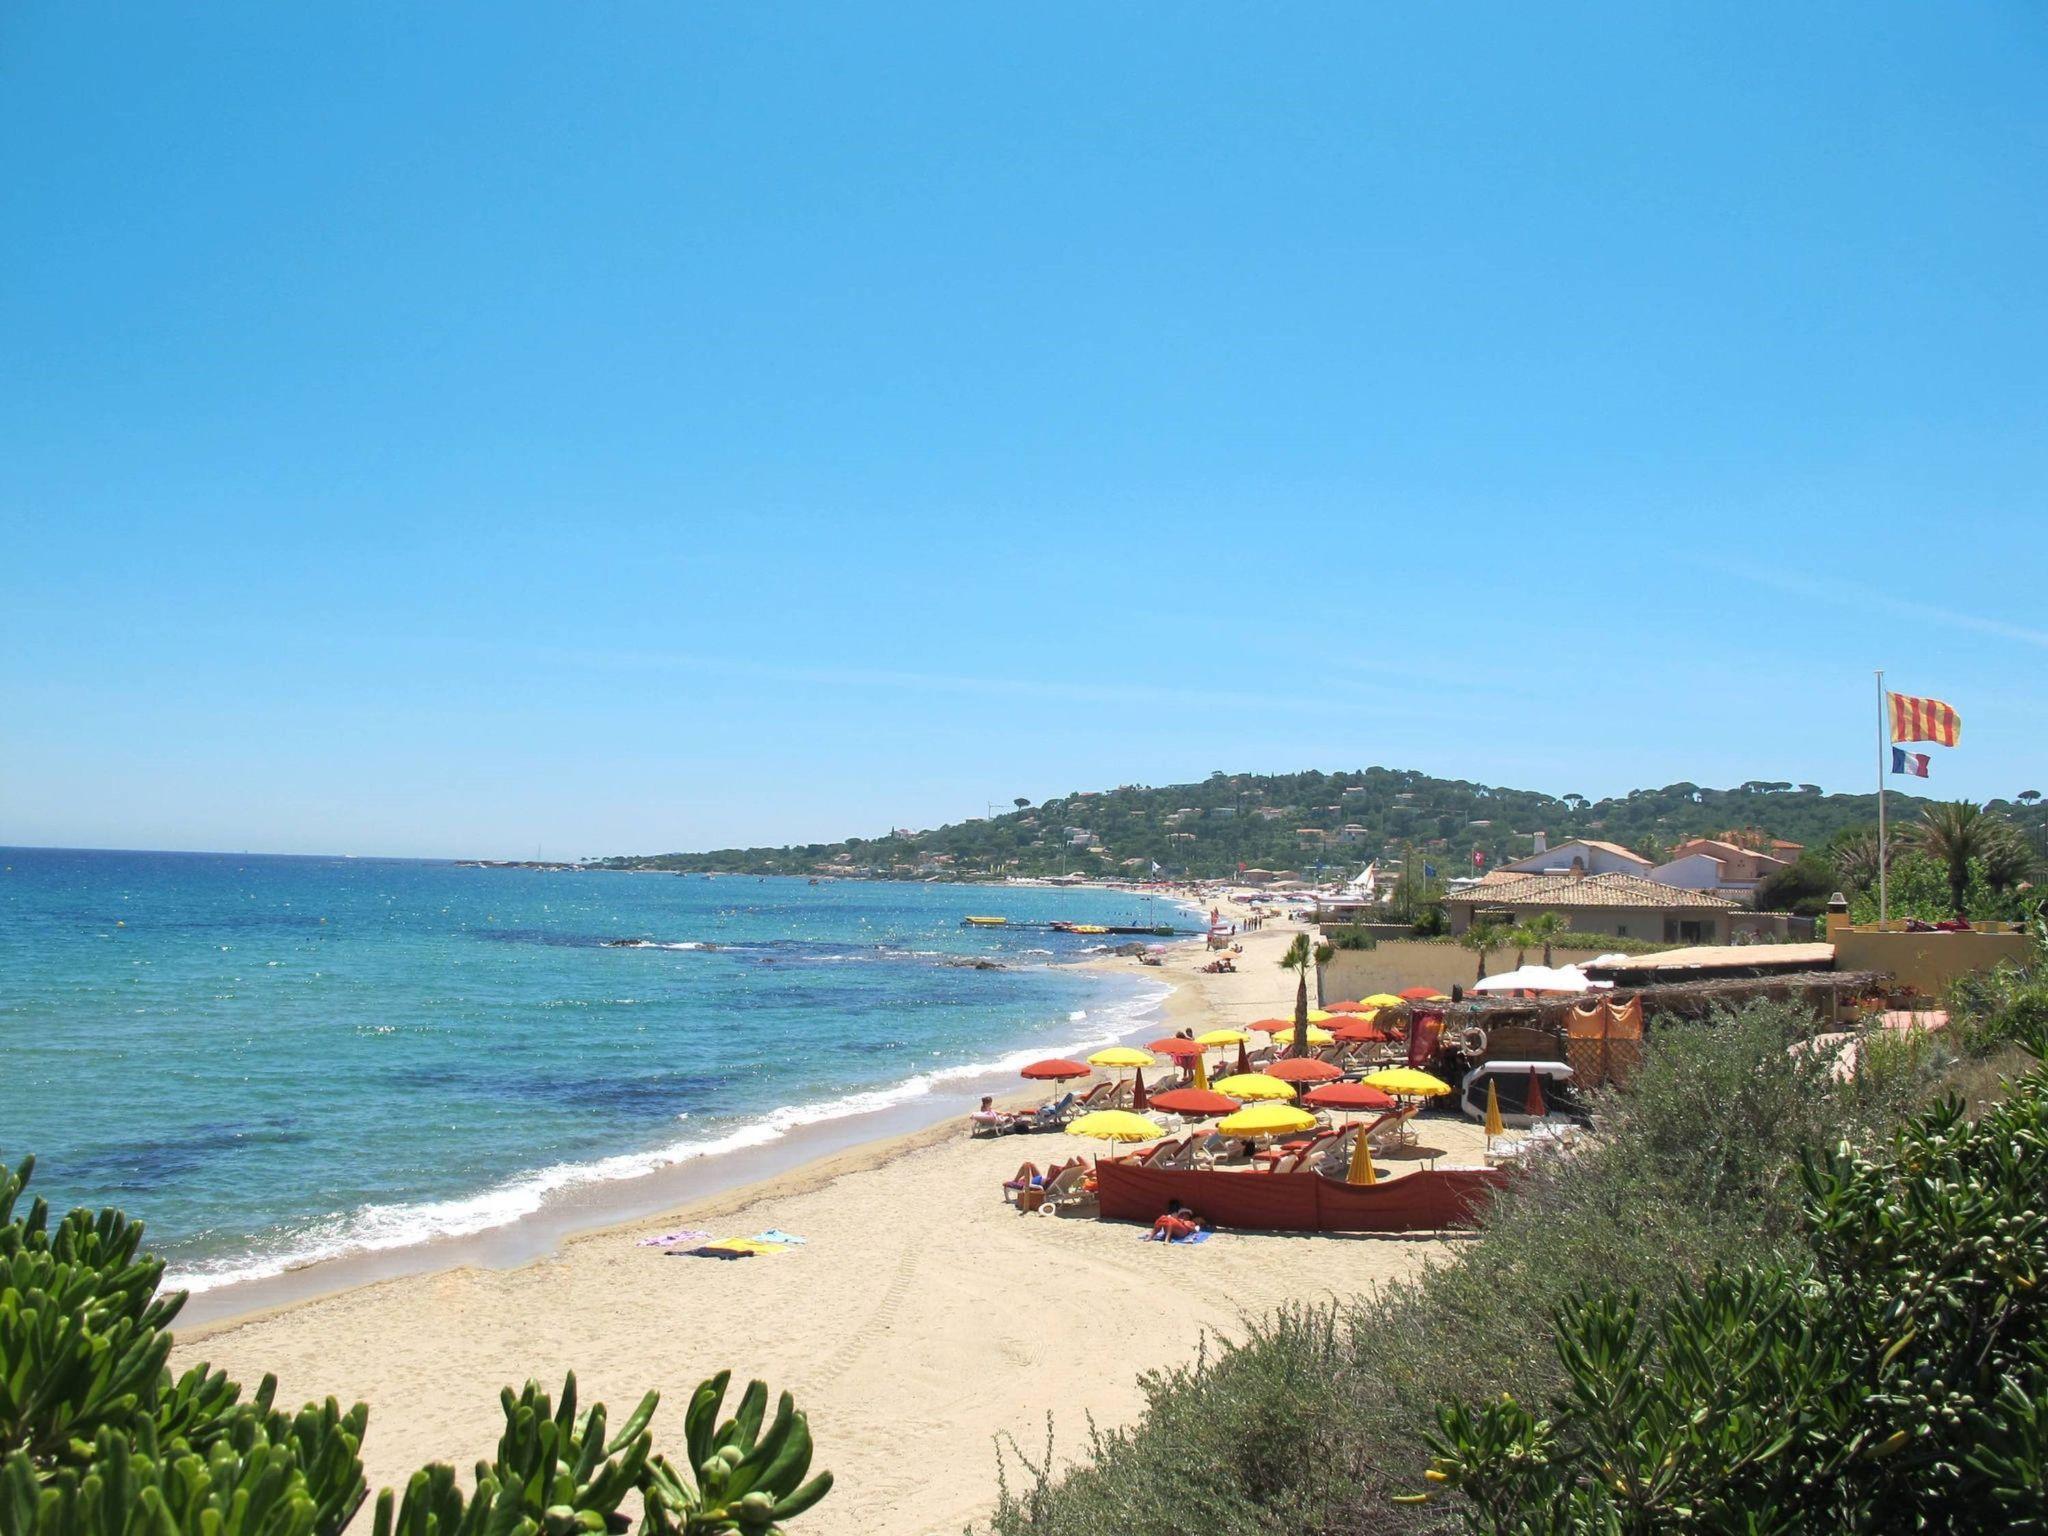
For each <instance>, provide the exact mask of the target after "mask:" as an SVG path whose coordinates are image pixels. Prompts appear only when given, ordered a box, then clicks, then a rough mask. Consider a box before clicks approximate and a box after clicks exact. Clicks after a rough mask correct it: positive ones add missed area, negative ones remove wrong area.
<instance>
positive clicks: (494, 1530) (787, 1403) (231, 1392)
mask: <svg viewBox="0 0 2048 1536" xmlns="http://www.w3.org/2000/svg"><path fill="white" fill-rule="evenodd" d="M34 1166H35V1165H34V1159H28V1160H26V1161H24V1162H23V1163H22V1165H21V1168H20V1169H19V1171H10V1170H8V1169H7V1168H5V1167H4V1166H0V1536H338V1533H339V1532H340V1531H341V1529H342V1528H343V1527H344V1526H345V1525H347V1524H348V1522H349V1520H350V1519H351V1518H352V1517H353V1516H354V1515H355V1513H356V1512H357V1510H359V1509H360V1508H361V1507H362V1504H363V1502H364V1501H365V1499H366V1498H367V1497H368V1491H369V1490H368V1487H367V1485H366V1483H365V1481H364V1478H363V1465H362V1460H361V1458H360V1456H359V1454H358V1452H359V1451H360V1449H361V1446H362V1443H363V1433H364V1430H365V1428H366V1427H367V1425H368V1422H369V1409H367V1408H366V1407H364V1406H363V1405H362V1404H360V1403H358V1404H356V1405H355V1406H354V1407H353V1408H350V1409H349V1410H348V1411H347V1412H345V1413H344V1412H343V1411H342V1410H341V1408H340V1406H339V1404H337V1403H336V1402H335V1400H334V1399H333V1398H329V1399H328V1400H327V1401H326V1402H325V1403H324V1404H319V1405H310V1404H309V1405H308V1406H306V1407H304V1408H301V1409H299V1410H298V1412H297V1413H285V1412H282V1411H280V1410H278V1409H276V1408H275V1407H273V1403H272V1400H273V1398H274V1396H275V1394H276V1390H277V1382H276V1379H275V1378H274V1377H270V1376H266V1377H264V1379H263V1382H262V1384H261V1385H260V1386H259V1387H258V1388H257V1389H256V1391H255V1392H254V1393H253V1394H252V1395H251V1396H250V1397H249V1398H248V1399H247V1400H244V1399H243V1397H242V1389H241V1388H240V1387H239V1386H237V1385H236V1384H235V1383H234V1382H232V1381H230V1380H228V1379H227V1376H226V1374H225V1373H224V1372H219V1371H209V1370H208V1369H207V1368H206V1367H205V1366H203V1365H199V1366H194V1367H192V1368H191V1369H190V1370H188V1371H186V1372H185V1373H184V1374H183V1375H182V1376H179V1377H176V1378H175V1379H174V1378H173V1377H172V1375H171V1373H170V1372H169V1370H168V1369H166V1367H165V1361H166V1360H167V1359H168V1358H169V1356H170V1351H171V1334H170V1331H169V1330H170V1324H171V1321H172V1319H174V1318H175V1317H176V1316H177V1314H178V1311H179V1309H180V1308H181V1307H182V1306H183V1305H184V1302H185V1297H184V1294H183V1293H182V1292H172V1293H169V1294H159V1293H158V1289H157V1287H158V1285H159V1283H160V1282H161V1280H162V1278H163V1263H162V1261H161V1260H158V1259H156V1258H154V1257H153V1256H151V1255H149V1254H147V1253H145V1252H143V1250H142V1227H141V1225H140V1224H139V1223H137V1222H132V1221H130V1220H129V1219H128V1218H127V1217H126V1216H125V1215H123V1214H122V1213H121V1212H119V1211H101V1212H100V1213H99V1214H98V1215H97V1216H95V1215H93V1214H92V1213H91V1212H88V1211H73V1212H72V1213H71V1214H70V1215H68V1216H66V1217H65V1218H64V1219H63V1220H62V1221H60V1222H58V1223H56V1224H55V1225H54V1226H52V1225H51V1222H50V1212H49V1208H48V1206H47V1205H45V1204H44V1202H43V1201H41V1200H35V1201H33V1202H32V1203H31V1204H30V1205H29V1207H28V1209H27V1210H26V1211H25V1212H18V1211H17V1207H18V1206H19V1204H20V1202H21V1198H22V1195H23V1192H24V1189H25V1187H26V1185H27V1183H28V1180H29V1177H30V1175H31V1173H32V1172H33V1170H34ZM727 1381H728V1376H727V1374H725V1373H721V1374H720V1375H718V1376H716V1377H713V1378H712V1379H711V1380H710V1381H707V1382H705V1383H704V1384H703V1385H701V1386H700V1387H698V1389H697V1391H696V1393H695V1395H694V1396H693V1397H692V1399H691V1402H690V1407H689V1411H688V1414H687V1415H686V1418H685V1423H684V1433H685V1442H686V1445H687V1451H688V1455H687V1459H686V1462H685V1465H686V1467H687V1468H688V1472H689V1476H688V1478H687V1480H686V1479H685V1477H684V1476H683V1475H682V1474H681V1473H680V1472H679V1471H678V1470H677V1468H675V1467H674V1466H672V1465H671V1464H670V1463H669V1462H668V1461H667V1460H665V1459H664V1458H663V1457H661V1456H660V1455H658V1454H656V1453H655V1451H654V1442H653V1436H652V1435H651V1434H650V1433H649V1432H648V1429H647V1426H648V1423H649V1421H650V1420H651V1419H652V1418H653V1416H654V1410H655V1406H656V1404H657V1403H658V1402H659V1400H660V1399H659V1395H658V1394H656V1393H653V1392H650V1393H648V1394H647V1396H646V1397H645V1398H644V1399H643V1400H642V1401H641V1403H640V1405H639V1407H638V1408H636V1409H635V1410H634V1412H633V1413H632V1415H631V1416H630V1417H629V1418H628V1419H627V1421H626V1422H625V1423H624V1424H623V1425H622V1426H620V1428H619V1429H618V1431H617V1432H616V1433H615V1434H612V1435H610V1436H609V1437H607V1434H606V1428H607V1424H606V1414H605V1409H604V1405H603V1404H601V1403H600V1404H597V1405H595V1406H593V1407H591V1408H590V1409H589V1410H588V1411H587V1412H585V1413H584V1414H583V1415H582V1416H581V1417H580V1418H579V1417H578V1415H577V1412H576V1378H575V1377H574V1376H573V1375H572V1376H570V1377H569V1378H568V1380H567V1381H566V1382H565V1383H564V1385H563V1389H562V1401H561V1404H560V1406H559V1407H557V1406H556V1405H555V1404H554V1403H553V1402H552V1400H551V1399H550V1398H549V1397H548V1396H547V1394H545V1393H543V1392H542V1391H541V1390H540V1389H539V1387H538V1386H536V1385H535V1384H534V1383H532V1382H528V1383H527V1384H526V1389H525V1391H524V1392H523V1393H521V1394H519V1395H518V1396H516V1397H515V1396H514V1395H513V1393H512V1392H511V1390H510V1389H509V1388H508V1389H507V1390H506V1391H505V1392H504V1394H503V1396H502V1402H503V1405H504V1410H505V1432H504V1434H503V1436H502V1437H501V1438H500V1440H499V1442H498V1448H497V1454H496V1456H495V1458H494V1459H493V1460H491V1461H487V1462H479V1463H477V1466H476V1475H475V1478H474V1488H473V1490H471V1491H467V1492H465V1491H464V1490H463V1489H462V1488H460V1487H458V1486H457V1484H456V1481H455V1472H454V1469H453V1468H451V1467H446V1466H429V1467H426V1468H423V1469H422V1470H421V1471H419V1472H417V1473H415V1474H414V1475H413V1477H412V1479H411V1481H410V1482H409V1483H408V1484H407V1486H406V1489H405V1491H404V1494H403V1496H398V1495H394V1494H393V1493H392V1492H391V1491H390V1490H386V1491H385V1492H384V1493H383V1494H382V1495H381V1496H380V1497H379V1499H378V1501H377V1508H376V1516H375V1522H374V1529H375V1533H376V1536H540V1533H543V1532H545V1533H547V1536H571V1533H573V1532H598V1531H605V1532H623V1531H625V1530H627V1529H629V1528H630V1527H631V1524H632V1521H631V1519H630V1518H629V1517H628V1516H627V1515H626V1514H625V1513H624V1512H623V1506H624V1505H625V1503H626V1501H627V1499H628V1497H629V1496H637V1498H638V1500H639V1504H640V1510H641V1525H642V1529H643V1530H645V1531H646V1532H648V1533H650V1536H712V1533H724V1532H746V1533H767V1532H773V1531H776V1530H779V1529H780V1528H781V1527H780V1522H782V1521H784V1520H787V1519H790V1518H793V1517H794V1516H796V1515H798V1514H801V1513H802V1512H803V1511H804V1510H806V1509H808V1508H810V1507H811V1506H812V1505H813V1504H815V1503H817V1502H818V1500H819V1499H821V1498H823V1497H824V1496H825V1494H826V1492H827V1490H829V1489H830V1487H831V1486H832V1475H831V1474H830V1473H829V1472H823V1473H820V1474H819V1475H818V1476H817V1477H815V1478H811V1479H810V1480H809V1481H808V1482H807V1481H805V1478H806V1474H807V1473H808V1472H809V1470H810V1462H811V1437H810V1430H809V1427H808V1426H807V1425H806V1423H805V1421H804V1417H803V1415H802V1414H800V1413H797V1412H796V1411H795V1405H794V1404H793V1403H792V1402H791V1400H790V1397H789V1394H788V1393H784V1394H783V1395H782V1398H781V1402H780V1404H779V1406H778V1407H777V1409H776V1412H775V1415H774V1418H773V1419H772V1420H771V1421H769V1422H768V1423H767V1424H766V1426H765V1427H764V1424H763V1421H764V1419H767V1417H768V1416H767V1403H768V1392H767V1388H766V1387H764V1386H763V1385H762V1384H761V1383H760V1382H758V1381H757V1382H755V1383H753V1384H752V1385H751V1386H750V1387H748V1388H747V1390H746V1393H745V1394H744V1395H743V1396H742V1398H741V1399H740V1403H739V1408H738V1411H737V1412H736V1413H735V1414H734V1415H733V1416H732V1417H731V1418H729V1419H726V1420H724V1421H723V1422H721V1421H720V1420H719V1413H720V1410H721V1408H722V1406H723V1404H724V1401H725V1390H726V1385H727Z"/></svg>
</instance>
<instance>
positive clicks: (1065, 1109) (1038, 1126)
mask: <svg viewBox="0 0 2048 1536" xmlns="http://www.w3.org/2000/svg"><path fill="white" fill-rule="evenodd" d="M1079 1109H1080V1101H1079V1100H1078V1099H1076V1098H1075V1097H1074V1095H1073V1094H1071V1093H1069V1094H1066V1095H1064V1096H1062V1097H1060V1098H1057V1099H1049V1100H1047V1101H1046V1102H1045V1103H1043V1104H1041V1105H1039V1106H1038V1110H1037V1112H1036V1113H1035V1114H1033V1115H1032V1117H1031V1118H1030V1120H1029V1121H1027V1122H1026V1124H1025V1129H1027V1130H1033V1131H1056V1130H1058V1129H1059V1128H1060V1127H1061V1126H1062V1125H1065V1124H1066V1123H1067V1121H1068V1120H1069V1119H1071V1118H1072V1117H1073V1116H1074V1115H1075V1114H1077V1113H1078V1112H1079Z"/></svg>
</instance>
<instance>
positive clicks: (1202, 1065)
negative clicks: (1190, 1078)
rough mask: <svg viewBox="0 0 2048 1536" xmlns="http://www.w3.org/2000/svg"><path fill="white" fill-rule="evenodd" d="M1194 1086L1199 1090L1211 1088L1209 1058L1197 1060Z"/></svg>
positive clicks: (1198, 1058)
mask: <svg viewBox="0 0 2048 1536" xmlns="http://www.w3.org/2000/svg"><path fill="white" fill-rule="evenodd" d="M1194 1086H1195V1087H1197V1088H1207V1087H1208V1086H1209V1058H1208V1057H1207V1056H1197V1057H1196V1058H1195V1083H1194Z"/></svg>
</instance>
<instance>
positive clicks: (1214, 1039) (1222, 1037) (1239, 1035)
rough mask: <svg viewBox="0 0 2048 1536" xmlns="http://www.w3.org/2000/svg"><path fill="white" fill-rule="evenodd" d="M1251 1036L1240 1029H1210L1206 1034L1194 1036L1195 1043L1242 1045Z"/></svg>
mask: <svg viewBox="0 0 2048 1536" xmlns="http://www.w3.org/2000/svg"><path fill="white" fill-rule="evenodd" d="M1250 1038H1251V1037H1250V1036H1249V1035H1247V1034H1246V1033H1245V1032H1244V1031H1243V1030H1241V1029H1212V1030H1210V1031H1209V1032H1208V1033H1207V1034H1206V1035H1197V1036H1195V1044H1197V1045H1212V1046H1213V1045H1243V1044H1244V1043H1245V1041H1246V1040H1248V1039H1250Z"/></svg>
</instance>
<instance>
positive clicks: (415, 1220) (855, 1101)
mask: <svg viewBox="0 0 2048 1536" xmlns="http://www.w3.org/2000/svg"><path fill="white" fill-rule="evenodd" d="M1171 991H1172V988H1170V987H1168V986H1166V985H1164V984H1153V985H1151V986H1149V987H1147V988H1146V990H1145V991H1144V992H1142V993H1140V994H1139V995H1137V996H1135V997H1132V998H1128V999H1126V1000H1124V1001H1122V1002H1117V1003H1112V1004H1110V1005H1109V1006H1107V1007H1105V1008H1102V1009H1099V1010H1098V1011H1097V1012H1096V1013H1095V1015H1093V1017H1092V1019H1091V1016H1090V1014H1089V1012H1088V1010H1086V1009H1076V1010H1075V1011H1074V1012H1072V1013H1070V1014H1068V1015H1067V1022H1068V1023H1070V1024H1080V1023H1084V1022H1087V1023H1091V1024H1092V1026H1093V1027H1092V1028H1091V1029H1090V1030H1089V1031H1088V1034H1087V1038H1085V1039H1076V1040H1070V1041H1068V1042H1067V1043H1065V1044H1063V1045H1057V1046H1050V1047H1049V1046H1046V1045H1043V1044H1039V1045H1033V1046H1029V1047H1026V1048H1024V1049H1020V1050H1015V1051H1011V1052H1010V1053H1008V1054H1007V1055H1004V1056H999V1057H996V1058H994V1059H992V1060H986V1061H970V1062H962V1063H960V1064H958V1065H956V1066H950V1067H935V1068H933V1069H932V1070H931V1071H929V1072H920V1073H918V1074H916V1075H915V1076H913V1077H909V1078H906V1079H904V1081H902V1082H900V1083H894V1084H891V1085H889V1086H887V1087H884V1088H871V1089H867V1090H864V1091H862V1092H859V1093H849V1094H843V1095H841V1096H840V1097H838V1098H834V1099H825V1100H821V1101H819V1102H817V1103H814V1104H785V1105H782V1106H781V1107H780V1108H777V1109H772V1110H769V1111H768V1112H767V1113H766V1114H763V1115H760V1116H758V1117H757V1118H755V1119H753V1120H750V1121H748V1122H747V1123H746V1124H744V1125H741V1126H738V1127H736V1128H734V1129H733V1130H731V1131H729V1132H727V1133H726V1134H725V1135H722V1136H715V1137H709V1138H706V1139H702V1140H687V1139H686V1140H680V1141H674V1142H670V1143H668V1144H667V1145H664V1146H661V1147H656V1148H654V1149H653V1150H651V1151H646V1152H629V1153H621V1154H619V1155H617V1156H614V1157H605V1158H598V1159H596V1160H594V1161H592V1162H586V1163H556V1164H553V1165H551V1166H549V1167H546V1168H542V1169H539V1170H537V1171H536V1172H533V1173H528V1174H522V1175H520V1176H519V1177H517V1178H514V1179H508V1180H507V1181H505V1182H504V1183H502V1184H499V1185H495V1186H493V1187H492V1188H490V1189H486V1190H484V1191H482V1192H481V1193H479V1194H475V1195H470V1196H467V1197H464V1198H460V1199H453V1200H421V1201H409V1202H405V1203H402V1204H397V1205H371V1206H365V1207H363V1208H362V1209H361V1210H358V1211H353V1212H350V1213H349V1214H347V1215H344V1216H336V1217H332V1218H329V1219H328V1220H325V1221H322V1222H318V1223H315V1224H314V1225H313V1226H311V1227H308V1228H305V1229H303V1230H301V1231H298V1232H294V1233H291V1234H289V1235H288V1236H287V1237H286V1238H285V1239H284V1243H285V1246H284V1247H283V1249H282V1250H281V1251H277V1252H273V1253H266V1254H256V1255H242V1256H240V1257H238V1258H235V1259H225V1260H219V1261H208V1262H202V1263H201V1264H198V1265H196V1266H195V1267H193V1268H192V1269H189V1270H184V1271H180V1272H177V1273H173V1274H169V1275H167V1276H165V1279H164V1283H165V1284H166V1285H167V1286H170V1287H172V1288H173V1289H178V1290H186V1291H193V1292H198V1291H210V1290H216V1289H218V1288H219V1287H221V1286H225V1285H234V1284H237V1283H239V1282H241V1281H245V1280H262V1279H267V1278H269V1277H270V1276H272V1275H281V1274H284V1273H285V1272H286V1271H288V1270H293V1269H300V1268H303V1267H305V1266H306V1265H308V1264H317V1263H320V1262H321V1261H323V1260H326V1259H337V1258H341V1257H343V1256H345V1255H348V1254H352V1253H382V1252H386V1251H388V1250H390V1249H393V1248H408V1247H411V1246H413V1245H415V1244H418V1243H425V1242H431V1241H433V1240H434V1239H436V1238H446V1237H470V1236H474V1235H475V1234H476V1233H479V1232H488V1231H491V1230H492V1229H494V1228H497V1227H505V1226H510V1225H511V1224H512V1223H514V1222H516V1221H519V1220H521V1219H523V1218H525V1217H527V1216H531V1215H533V1214H534V1213H535V1212H536V1211H538V1210H540V1209H541V1207H542V1206H543V1205H544V1204H545V1203H546V1202H547V1201H548V1199H549V1198H550V1197H551V1196H554V1195H558V1194H560V1193H561V1192H562V1191H564V1190H570V1189H579V1188H584V1187H586V1186H589V1185H593V1184H610V1183H615V1182H619V1181H621V1180H626V1179H637V1178H644V1177H646V1176H647V1175H648V1174H651V1173H656V1172H659V1171H660V1170H662V1169H664V1168H673V1167H675V1166H677V1165H678V1164H681V1163H688V1162H694V1161H697V1160H698V1159H701V1158H707V1157H718V1156H721V1155H723V1154H725V1153H729V1152H739V1151H743V1150H745V1149H746V1148H749V1147H760V1146H766V1145H767V1144H768V1143H770V1142H773V1141H779V1140H780V1139H781V1138H782V1137H784V1136H786V1135H788V1134H789V1133H790V1132H791V1131H793V1130H797V1129H799V1128H801V1127H804V1126H809V1125H820V1124H823V1123H825V1122H827V1121H831V1120H843V1119H846V1118H848V1117H849V1116H853V1115H868V1114H875V1113H877V1112H879V1111H881V1110H885V1109H893V1108H895V1107H896V1106H897V1105H900V1104H907V1103H910V1102H911V1101H912V1100H915V1099H919V1098H923V1097H925V1096H926V1095H928V1094H930V1093H932V1092H933V1091H934V1090H935V1089H938V1088H940V1087H943V1086H944V1085H946V1084H948V1083H957V1082H962V1081H967V1080H970V1079H974V1078H998V1077H1005V1076H1014V1075H1015V1074H1016V1073H1018V1072H1020V1071H1022V1070H1023V1069H1024V1068H1025V1067H1026V1066H1028V1065H1029V1064H1030V1063H1032V1062H1034V1061H1038V1060H1041V1059H1042V1058H1044V1057H1046V1056H1048V1055H1052V1056H1063V1055H1071V1054H1075V1053H1077V1052H1080V1051H1084V1050H1094V1049H1097V1048H1099V1047H1101V1046H1104V1045H1109V1044H1113V1043H1115V1042H1116V1041H1118V1040H1121V1039H1123V1038H1125V1037H1126V1036H1128V1035H1129V1034H1130V1033H1131V1032H1132V1031H1134V1030H1135V1029H1137V1028H1138V1027H1139V1025H1140V1024H1141V1022H1143V1021H1144V1020H1145V1019H1146V1018H1147V1017H1148V1016H1149V1015H1150V1014H1151V1013H1153V1012H1154V1011H1155V1010H1156V1009H1157V1008H1158V1006H1159V1004H1160V1003H1161V1002H1163V1001H1164V1000H1165V999H1166V997H1167V996H1168V995H1169V994H1170V993H1171ZM688 1118H689V1117H688V1115H679V1116H677V1119H678V1120H687V1119H688Z"/></svg>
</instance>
